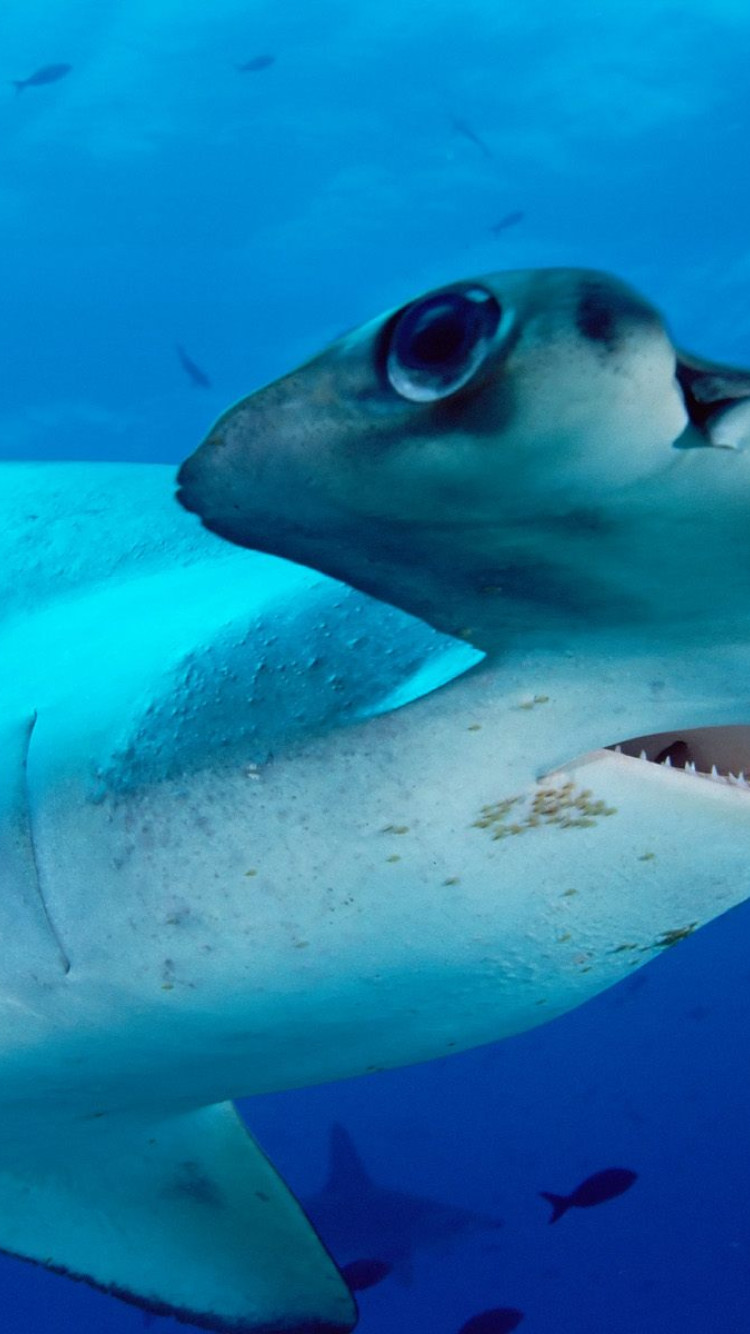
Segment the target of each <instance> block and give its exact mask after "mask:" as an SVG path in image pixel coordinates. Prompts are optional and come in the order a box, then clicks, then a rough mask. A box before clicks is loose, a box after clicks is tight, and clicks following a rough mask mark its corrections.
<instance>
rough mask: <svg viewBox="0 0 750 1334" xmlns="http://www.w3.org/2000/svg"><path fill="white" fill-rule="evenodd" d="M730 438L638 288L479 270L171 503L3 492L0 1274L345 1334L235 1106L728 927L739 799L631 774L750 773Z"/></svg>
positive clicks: (722, 787) (363, 337) (373, 339)
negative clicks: (666, 757)
mask: <svg viewBox="0 0 750 1334" xmlns="http://www.w3.org/2000/svg"><path fill="white" fill-rule="evenodd" d="M748 402H750V377H748V375H747V373H745V372H742V371H733V370H731V369H727V368H724V367H720V366H716V365H711V364H709V363H705V362H702V361H700V360H699V359H698V358H695V357H692V356H687V355H686V354H683V353H681V352H677V351H676V350H675V348H674V346H673V344H672V342H671V340H670V338H669V336H668V334H667V332H666V330H665V327H664V324H663V322H662V320H661V318H660V317H659V315H658V314H657V312H656V311H655V310H654V309H653V308H652V307H651V306H650V305H649V303H648V302H646V301H645V300H644V299H643V298H642V297H640V296H639V295H638V294H637V293H635V292H633V291H632V290H631V289H630V288H628V287H626V286H625V285H624V284H621V283H619V282H618V281H617V280H615V279H613V278H609V277H608V276H606V275H602V274H594V273H589V272H585V271H577V270H549V271H539V272H531V273H515V274H495V275H491V276H489V277H481V278H477V279H475V278H472V279H470V280H468V281H462V282H457V283H453V284H451V285H449V286H448V287H446V288H442V289H440V290H439V291H437V292H432V293H429V294H428V295H427V296H426V297H423V298H419V299H418V300H417V301H412V302H409V303H408V304H407V305H406V306H405V307H404V308H402V309H400V310H397V311H392V312H389V313H387V314H385V315H383V316H381V317H379V318H377V319H375V320H373V321H372V322H371V323H369V324H367V325H365V326H364V327H363V328H361V329H359V330H356V331H354V332H352V333H350V334H347V335H345V336H344V338H342V339H341V340H339V341H338V342H337V343H335V344H334V345H333V346H332V347H331V348H329V349H328V350H327V351H326V352H324V353H323V354H322V355H321V356H319V357H317V358H316V359H315V360H313V361H311V362H309V363H308V364H307V365H306V366H303V367H301V368H300V369H299V370H297V371H294V372H292V373H291V374H290V375H288V376H286V377H284V378H283V379H282V380H279V381H277V382H275V383H274V384H272V385H269V386H268V387H267V388H266V389H263V390H261V391H260V392H259V393H257V394H255V395H252V396H251V397H250V398H248V399H245V400H243V401H242V402H241V403H239V404H237V405H236V406H235V407H234V408H232V409H230V410H229V411H228V412H227V413H225V415H224V416H223V417H222V418H221V419H220V420H219V422H217V424H216V426H215V427H214V428H213V429H212V431H211V432H210V434H209V437H208V439H207V440H206V442H205V443H204V444H203V445H202V446H201V447H200V448H199V450H198V451H197V452H196V454H195V455H194V456H193V457H192V458H191V459H190V460H189V461H188V462H187V463H186V464H185V465H184V466H183V468H182V470H181V473H180V488H181V490H180V494H181V499H182V501H183V508H181V507H180V506H178V505H177V504H175V503H174V498H173V495H172V494H171V487H172V478H171V476H170V472H169V470H168V469H164V468H158V467H151V468H148V467H137V466H127V465H105V464H98V465H91V464H68V465H64V464H50V465H29V464H22V463H18V464H7V465H3V466H2V486H0V508H1V510H2V515H1V519H2V521H1V522H0V572H2V573H1V577H2V581H3V587H2V591H1V593H0V609H1V612H0V732H1V734H2V745H1V746H0V848H1V850H2V856H0V934H1V936H2V940H3V953H2V961H1V964H0V1012H1V1014H2V1025H1V1026H0V1033H1V1035H2V1036H1V1039H0V1040H1V1043H2V1061H3V1079H2V1085H1V1087H0V1248H2V1249H3V1250H5V1251H7V1252H10V1253H13V1254H15V1255H19V1256H23V1257H25V1258H26V1259H28V1260H31V1261H35V1262H36V1263H39V1264H44V1265H47V1266H48V1267H50V1268H52V1269H55V1270H58V1271H61V1272H66V1273H70V1274H72V1275H74V1276H76V1277H78V1278H82V1279H85V1280H86V1281H88V1282H89V1283H92V1284H94V1285H96V1286H98V1287H100V1288H103V1289H105V1290H106V1291H108V1292H110V1293H113V1294H115V1295H117V1296H120V1297H122V1298H123V1299H125V1300H128V1301H131V1302H135V1303H137V1304H138V1305H140V1306H141V1307H142V1308H143V1309H144V1310H147V1311H150V1312H151V1313H152V1314H155V1315H159V1314H171V1315H178V1316H179V1317H180V1318H181V1319H184V1320H189V1321H192V1323H193V1324H196V1325H198V1326H199V1327H202V1328H205V1329H209V1330H214V1331H223V1332H224V1334H260V1332H261V1331H263V1334H292V1332H294V1334H345V1332H346V1331H349V1330H350V1329H351V1328H352V1327H353V1326H354V1324H355V1321H356V1310H355V1306H354V1301H353V1298H352V1295H351V1293H350V1291H349V1289H348V1287H347V1285H346V1282H345V1281H344V1279H343V1278H342V1277H341V1275H340V1273H339V1271H338V1270H337V1268H336V1266H335V1264H334V1263H333V1261H332V1259H331V1258H330V1256H329V1255H328V1253H327V1252H326V1250H325V1248H324V1245H323V1244H322V1242H321V1241H320V1240H319V1239H318V1237H317V1235H316V1233H315V1232H314V1230H313V1228H312V1227H311V1225H310V1223H309V1222H308V1221H307V1219H306V1218H305V1215H304V1213H303V1212H302V1210H301V1209H300V1207H299V1206H298V1204H297V1202H296V1201H295V1200H294V1198H293V1197H292V1195H291V1194H290V1192H289V1191H288V1190H287V1188H286V1187H285V1185H284V1183H283V1182H282V1181H281V1180H280V1178H279V1176H278V1174H277V1173H276V1172H275V1171H274V1169H273V1167H272V1165H271V1164H270V1163H269V1162H268V1161H267V1159H266V1158H265V1156H264V1155H263V1153H262V1151H261V1149H260V1148H259V1147H258V1146H257V1145H256V1144H255V1142H254V1141H253V1139H252V1138H251V1137H250V1136H249V1135H248V1134H247V1132H246V1131H245V1129H244V1127H243V1126H242V1124H241V1123H240V1121H239V1119H238V1117H237V1115H236V1113H235V1111H234V1109H233V1107H232V1101H231V1100H232V1099H234V1098H237V1097H240V1096H248V1095H253V1094H254V1093H260V1092H268V1091H272V1090H281V1089H288V1088H295V1087H300V1086H303V1085H307V1084H315V1083H319V1082H323V1081H327V1080H331V1079H336V1078H343V1077H346V1076H352V1075H358V1074H365V1073H367V1072H370V1071H373V1070H378V1069H383V1068H387V1067H393V1066H398V1065H403V1064H406V1063H409V1062H414V1061H420V1060H428V1059H430V1058H432V1057H436V1056H442V1055H445V1054H447V1053H449V1052H451V1051H457V1050H461V1049H465V1048H468V1047H471V1046H473V1045H476V1044H479V1043H482V1042H488V1041H491V1040H493V1039H497V1038H500V1037H503V1036H505V1035H508V1034H511V1033H518V1032H521V1031H522V1030H524V1029H526V1028H530V1027H532V1026H533V1025H535V1024H539V1023H542V1022H545V1021H546V1020H548V1019H551V1018H553V1017H554V1016H555V1015H557V1014H561V1013H564V1012H565V1011H566V1010H570V1009H571V1008H573V1007H574V1006H576V1005H579V1004H581V1003H582V1002H583V1001H585V1000H586V999H587V998H588V997H590V996H594V995H596V994H597V993H598V992H601V991H602V990H604V989H605V988H606V987H608V986H611V985H612V984H613V983H614V982H616V981H618V980H619V979H621V978H623V977H627V976H628V974H630V973H632V971H633V970H634V969H635V968H637V967H639V966H640V965H642V964H644V963H647V962H648V961H649V960H650V959H653V958H656V957H658V956H659V955H660V953H661V952H662V951H663V950H664V949H665V948H667V947H668V946H671V945H674V944H676V943H679V942H680V941H682V940H683V939H684V938H685V937H686V935H688V934H690V933H691V932H692V931H693V930H695V929H697V928H698V927H700V926H701V925H702V924H703V923H705V922H707V921H709V920H711V919H712V918H714V917H716V916H717V915H718V914H720V913H722V912H725V911H726V910H727V909H728V908H731V907H732V906H733V905H734V904H736V903H739V902H740V901H741V900H742V899H743V898H745V897H746V896H747V893H748V890H749V889H750V885H748V880H747V851H746V850H747V842H748V835H749V833H750V805H749V804H748V803H749V802H750V794H749V793H748V792H747V790H746V788H745V787H744V786H743V785H742V784H741V783H737V782H729V781H727V782H718V781H715V780H714V781H710V779H709V780H707V781H703V780H702V779H701V778H700V777H699V776H698V774H697V773H696V774H693V773H691V772H690V770H689V768H688V767H687V766H685V767H678V765H677V764H675V763H670V764H669V765H667V764H666V763H648V762H644V761H643V760H641V759H639V758H638V756H639V755H640V751H641V750H644V751H645V753H646V755H647V757H648V758H650V759H657V758H658V757H659V756H660V755H662V754H663V753H664V752H665V750H666V751H667V752H668V753H669V754H670V757H671V755H674V756H675V758H678V757H679V756H681V755H683V754H684V752H683V751H682V750H681V749H675V746H676V743H677V742H683V743H684V745H685V746H687V748H688V750H689V752H690V754H691V755H693V756H694V757H695V763H696V769H697V770H700V769H702V768H703V766H704V764H705V763H707V762H708V761H709V759H710V757H711V755H712V754H714V753H715V759H714V761H711V762H715V763H716V767H717V775H719V776H721V775H723V773H724V764H725V762H726V764H729V765H730V766H731V767H730V771H731V773H732V774H734V775H735V777H737V776H738V775H739V773H740V772H745V773H747V772H749V771H750V766H749V765H748V760H747V745H746V742H747V737H748V724H749V723H750V700H749V699H748V686H747V682H748V680H750V672H749V671H748V667H749V666H750V661H749V659H750V646H749V645H748V638H749V635H748V628H749V627H748V606H749V603H750V598H749V596H748V594H750V588H749V587H748V585H749V584H750V549H749V548H750V528H749V527H748V524H747V521H746V516H747V502H748V490H749V489H750V476H749V475H748V467H749V463H748V460H749V459H750V454H749V453H748V452H745V449H744V445H745V442H746V432H747V406H748ZM187 509H189V510H191V511H193V512H194V513H197V514H199V515H200V516H201V518H202V519H203V520H204V524H205V525H206V528H209V529H212V530H213V532H211V531H206V528H201V525H200V524H199V523H198V522H197V520H196V518H195V517H193V515H191V514H190V513H188V512H186V511H187ZM217 533H218V534H219V536H220V537H224V538H228V539H229V541H221V540H219V537H218V536H216V534H217ZM696 533H700V538H701V540H700V541H696V540H695V534H696ZM232 543H234V545H232ZM242 548H245V549H242ZM247 548H250V549H249V550H248V549H247ZM280 558H282V559H280ZM633 743H637V747H638V748H637V750H636V752H635V753H634V754H633V753H630V752H631V749H632V745H633ZM618 744H619V745H620V747H621V751H620V753H617V751H616V750H615V749H614V747H616V746H617V745H618ZM709 772H710V764H709ZM726 776H727V777H728V773H727V775H726ZM363 1245H364V1243H363ZM368 1254H369V1255H375V1256H376V1257H377V1258H378V1259H380V1258H381V1257H380V1256H379V1255H378V1253H377V1251H373V1250H371V1249H370V1248H369V1246H368V1248H367V1249H366V1250H364V1249H360V1251H359V1254H357V1255H352V1256H351V1257H350V1258H351V1259H352V1260H358V1259H361V1258H362V1257H363V1255H364V1256H367V1255H368ZM383 1259H384V1260H387V1257H383Z"/></svg>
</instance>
